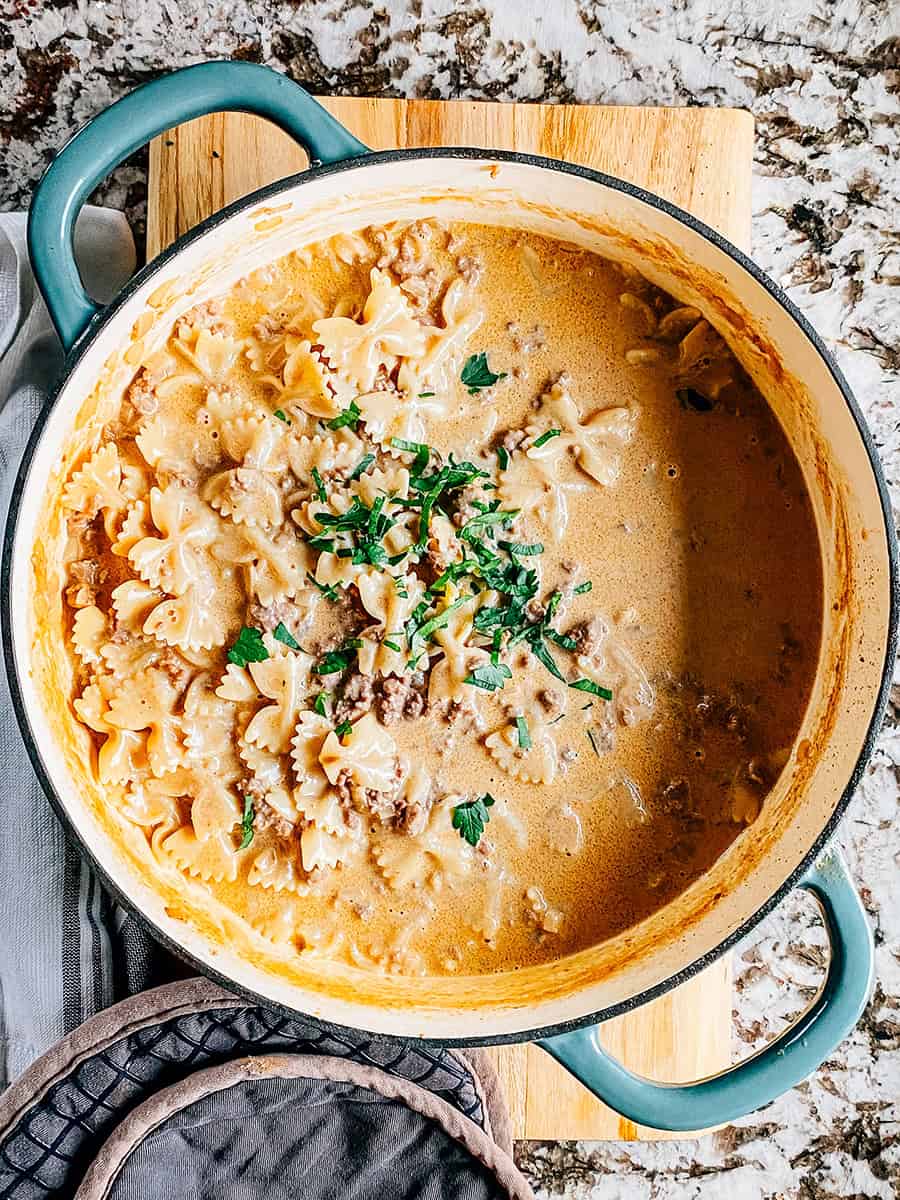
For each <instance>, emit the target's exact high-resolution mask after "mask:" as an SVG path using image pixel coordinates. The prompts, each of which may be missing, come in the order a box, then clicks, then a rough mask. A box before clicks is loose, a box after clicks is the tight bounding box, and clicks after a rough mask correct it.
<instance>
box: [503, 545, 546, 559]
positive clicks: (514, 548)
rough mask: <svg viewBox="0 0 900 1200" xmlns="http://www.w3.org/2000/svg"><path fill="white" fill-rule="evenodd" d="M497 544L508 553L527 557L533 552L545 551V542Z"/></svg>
mask: <svg viewBox="0 0 900 1200" xmlns="http://www.w3.org/2000/svg"><path fill="white" fill-rule="evenodd" d="M497 545H498V546H499V547H500V549H501V550H505V551H506V552H507V554H519V555H521V556H522V557H526V558H527V557H528V556H529V555H532V554H543V553H544V544H543V542H498V543H497Z"/></svg>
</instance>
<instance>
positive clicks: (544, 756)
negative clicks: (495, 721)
mask: <svg viewBox="0 0 900 1200" xmlns="http://www.w3.org/2000/svg"><path fill="white" fill-rule="evenodd" d="M529 740H530V743H531V744H530V745H529V746H528V747H527V749H523V748H522V747H521V746H520V745H519V731H518V728H517V726H516V725H504V726H503V728H502V729H498V730H497V731H496V732H495V733H491V734H488V736H487V737H486V738H485V740H484V744H485V747H486V748H487V751H488V754H490V756H491V758H492V759H493V760H494V762H495V763H497V765H498V766H499V767H502V768H503V770H504V771H505V772H506V773H507V775H511V776H512V777H513V779H521V780H522V781H523V782H525V783H543V784H551V783H553V781H554V779H556V771H557V750H556V742H555V741H554V740H553V737H552V736H551V734H550V733H549V732H548V731H547V730H546V729H545V728H544V727H542V726H532V727H531V728H530V729H529Z"/></svg>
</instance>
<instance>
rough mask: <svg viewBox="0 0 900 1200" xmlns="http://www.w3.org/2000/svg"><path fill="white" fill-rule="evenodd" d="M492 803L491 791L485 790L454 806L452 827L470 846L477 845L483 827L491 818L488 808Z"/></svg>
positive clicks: (491, 806)
mask: <svg viewBox="0 0 900 1200" xmlns="http://www.w3.org/2000/svg"><path fill="white" fill-rule="evenodd" d="M494 803H495V801H494V797H493V796H492V795H491V793H490V792H485V793H484V795H483V796H479V797H478V799H477V800H466V801H465V802H464V803H463V804H457V805H456V806H455V807H454V809H453V828H454V829H458V830H459V836H460V837H461V838H463V839H464V840H465V841H467V842H468V843H469V845H470V846H477V845H478V843H479V842H480V841H481V835H482V834H483V833H484V827H485V825H487V823H488V822H489V821H490V819H491V814H490V813H489V812H488V809H489V808H493V806H494Z"/></svg>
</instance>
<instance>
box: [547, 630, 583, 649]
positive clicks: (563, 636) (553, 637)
mask: <svg viewBox="0 0 900 1200" xmlns="http://www.w3.org/2000/svg"><path fill="white" fill-rule="evenodd" d="M544 636H545V637H548V638H549V639H550V641H551V642H554V643H555V644H556V645H557V646H560V647H561V648H562V649H563V650H569V651H572V650H577V649H578V643H577V642H576V641H575V639H574V638H573V637H569V635H568V634H567V633H558V632H557V631H556V630H555V629H545V630H544Z"/></svg>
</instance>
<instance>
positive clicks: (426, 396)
mask: <svg viewBox="0 0 900 1200" xmlns="http://www.w3.org/2000/svg"><path fill="white" fill-rule="evenodd" d="M434 394H435V393H434V392H419V399H420V400H428V399H429V398H430V397H431V396H433V395H434Z"/></svg>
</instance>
